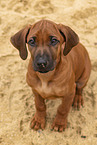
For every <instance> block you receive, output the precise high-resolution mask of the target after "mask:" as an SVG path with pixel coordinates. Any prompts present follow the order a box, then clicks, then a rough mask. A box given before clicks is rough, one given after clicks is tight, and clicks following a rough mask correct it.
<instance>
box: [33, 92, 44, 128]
mask: <svg viewBox="0 0 97 145" xmlns="http://www.w3.org/2000/svg"><path fill="white" fill-rule="evenodd" d="M33 93H34V95H35V107H36V113H35V114H34V117H33V118H32V121H31V128H33V129H35V130H38V129H40V128H41V129H44V128H45V118H46V106H45V101H44V99H43V98H42V97H41V96H40V95H39V94H38V93H37V92H35V91H33Z"/></svg>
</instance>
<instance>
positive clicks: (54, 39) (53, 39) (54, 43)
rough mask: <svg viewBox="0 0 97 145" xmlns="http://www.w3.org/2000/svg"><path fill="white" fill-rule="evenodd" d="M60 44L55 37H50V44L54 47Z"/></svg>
mask: <svg viewBox="0 0 97 145" xmlns="http://www.w3.org/2000/svg"><path fill="white" fill-rule="evenodd" d="M58 42H59V40H57V39H56V38H55V37H54V36H51V37H50V44H51V45H52V46H55V45H56V44H57V43H58Z"/></svg>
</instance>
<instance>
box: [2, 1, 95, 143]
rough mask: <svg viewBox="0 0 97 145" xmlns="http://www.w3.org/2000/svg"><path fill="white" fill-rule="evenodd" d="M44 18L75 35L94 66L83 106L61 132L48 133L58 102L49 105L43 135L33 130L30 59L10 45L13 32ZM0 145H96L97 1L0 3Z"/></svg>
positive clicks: (71, 115) (74, 112)
mask: <svg viewBox="0 0 97 145" xmlns="http://www.w3.org/2000/svg"><path fill="white" fill-rule="evenodd" d="M40 19H49V20H52V21H54V22H56V23H63V24H65V25H68V26H70V27H71V28H72V29H73V30H74V31H76V33H77V34H78V35H79V37H80V42H82V43H83V44H84V46H85V47H86V48H87V51H88V52H89V55H90V59H91V63H92V72H91V76H90V79H89V82H88V84H87V86H86V88H85V89H84V91H83V96H84V102H85V106H84V108H81V109H80V111H77V110H74V109H73V108H71V110H70V113H69V116H68V128H67V129H66V130H65V131H64V132H62V133H59V132H54V131H51V130H50V127H51V124H52V121H53V119H54V117H55V114H56V110H57V107H58V105H59V104H60V100H53V101H52V100H50V101H48V100H47V101H46V105H47V121H46V128H45V130H44V131H42V130H39V131H33V130H31V129H30V127H29V126H30V120H31V117H32V115H33V114H34V113H35V106H34V98H33V94H32V92H31V88H30V87H29V86H28V85H27V83H26V77H25V75H26V72H27V65H28V61H29V57H28V59H27V60H26V61H23V60H21V59H20V57H19V55H18V51H17V50H16V49H15V48H14V47H13V46H12V45H11V43H10V37H11V36H12V35H13V34H14V33H15V32H17V31H18V30H20V29H21V28H23V27H24V26H26V25H27V24H33V23H34V22H36V21H38V20H40ZM0 145H97V0H62V1H59V0H53V1H50V0H0Z"/></svg>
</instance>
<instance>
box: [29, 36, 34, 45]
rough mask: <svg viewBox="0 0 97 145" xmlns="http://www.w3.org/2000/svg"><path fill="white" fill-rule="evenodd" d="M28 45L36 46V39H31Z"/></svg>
mask: <svg viewBox="0 0 97 145" xmlns="http://www.w3.org/2000/svg"><path fill="white" fill-rule="evenodd" d="M28 44H29V45H31V46H33V47H34V46H35V37H32V38H30V40H29V42H28Z"/></svg>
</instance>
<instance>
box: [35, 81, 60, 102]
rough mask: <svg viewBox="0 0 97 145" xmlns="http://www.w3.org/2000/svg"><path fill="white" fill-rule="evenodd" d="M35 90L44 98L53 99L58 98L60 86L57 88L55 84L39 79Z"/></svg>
mask: <svg viewBox="0 0 97 145" xmlns="http://www.w3.org/2000/svg"><path fill="white" fill-rule="evenodd" d="M36 91H37V92H38V93H39V94H40V95H41V96H42V97H43V98H44V99H49V98H50V99H54V98H60V97H61V96H60V92H61V88H57V86H56V85H53V84H49V83H47V82H46V81H41V85H38V86H37V87H36Z"/></svg>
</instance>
